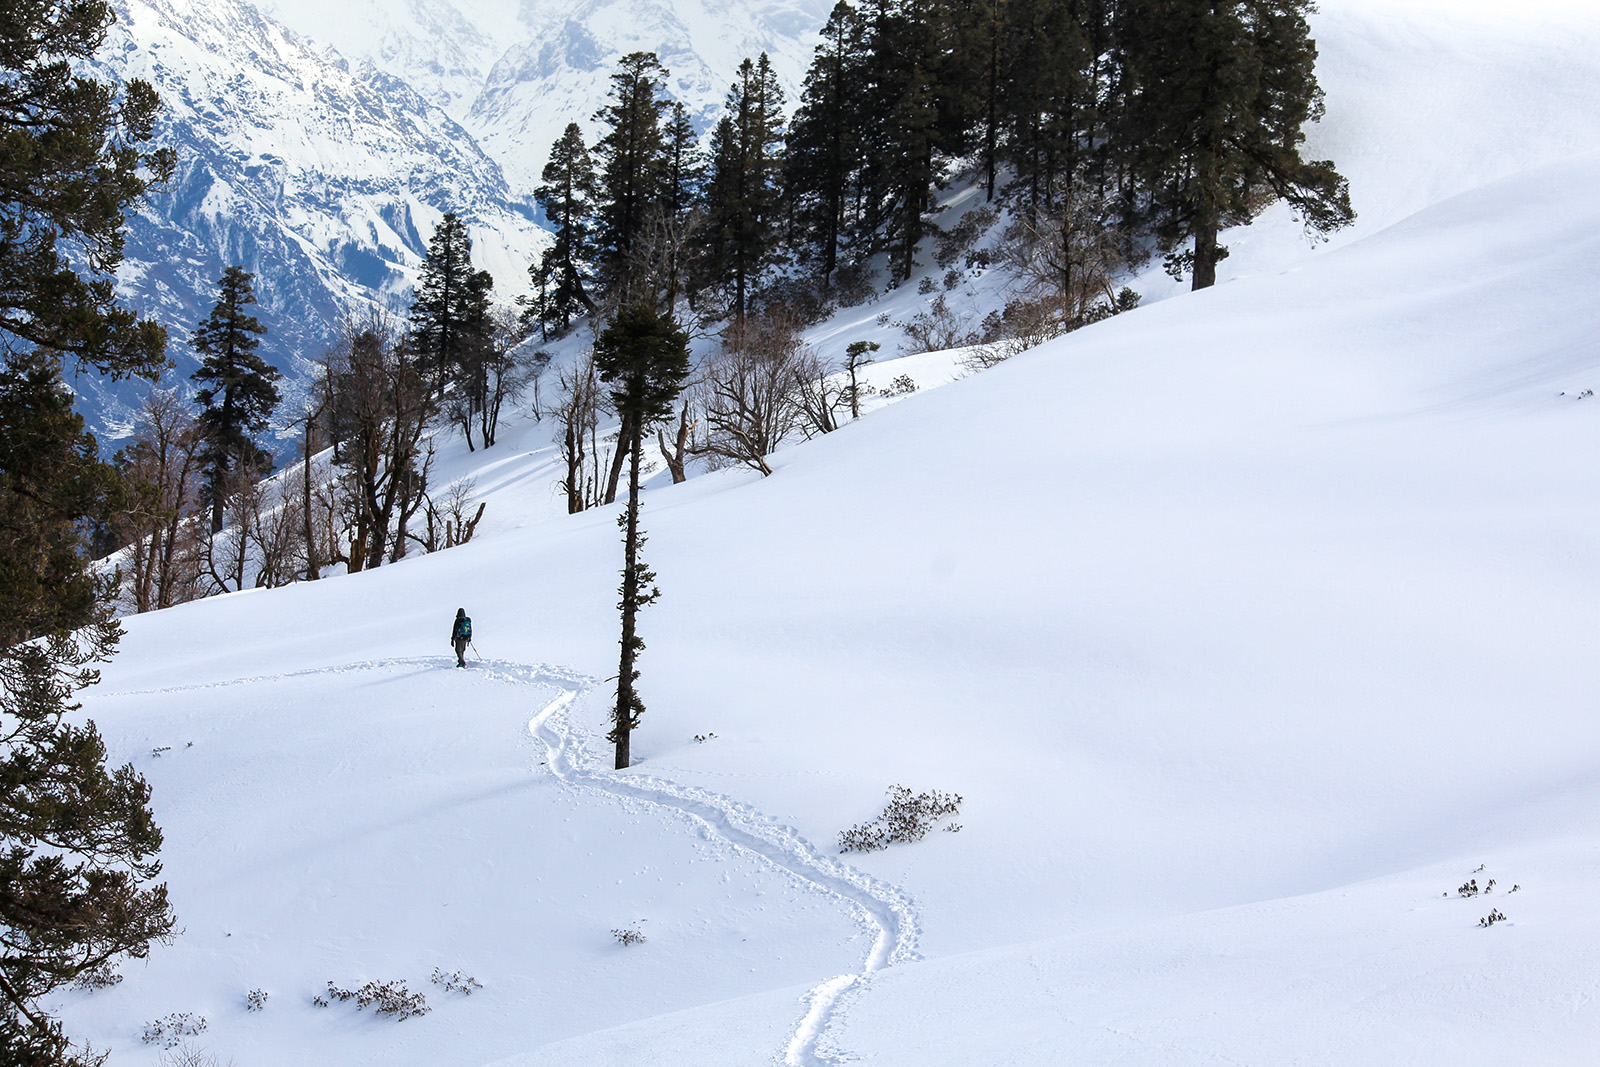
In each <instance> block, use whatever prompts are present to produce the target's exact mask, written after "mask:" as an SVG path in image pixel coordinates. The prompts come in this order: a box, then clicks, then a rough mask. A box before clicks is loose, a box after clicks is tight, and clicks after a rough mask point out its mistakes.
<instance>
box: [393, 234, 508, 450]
mask: <svg viewBox="0 0 1600 1067" xmlns="http://www.w3.org/2000/svg"><path fill="white" fill-rule="evenodd" d="M493 289H494V278H493V277H492V276H491V275H490V274H489V272H488V271H486V270H474V269H473V268H472V238H471V237H469V236H467V226H466V223H464V222H462V221H461V220H460V219H459V218H457V217H456V216H455V215H454V214H451V213H447V214H446V215H445V216H444V218H442V219H440V220H439V224H438V225H437V226H435V227H434V230H433V238H432V239H431V240H430V241H429V242H428V254H427V255H426V256H425V257H423V260H422V274H421V276H420V278H419V280H418V285H417V290H416V294H415V296H414V297H413V298H412V301H411V336H410V343H409V347H410V350H411V353H412V355H413V356H414V357H415V358H416V359H417V360H419V361H420V362H421V365H422V367H423V369H424V372H425V373H426V374H427V375H428V376H429V377H430V378H431V379H432V381H433V382H434V383H435V386H436V388H437V389H440V390H442V389H443V388H444V387H445V385H446V384H449V385H451V386H453V387H454V401H455V403H454V404H453V405H452V412H453V414H454V416H455V419H456V422H457V424H458V425H459V426H460V427H461V430H462V433H463V434H464V435H465V436H466V440H467V448H468V450H471V449H472V448H473V444H472V426H473V420H474V418H475V417H477V416H478V415H479V413H481V412H482V411H483V410H484V407H485V404H486V403H487V392H488V373H487V367H486V363H487V361H488V359H489V358H490V353H491V347H492V341H493V338H492V334H493V328H494V327H493V321H492V319H491V315H490V293H491V292H492V291H493ZM484 443H485V445H486V446H487V445H488V443H489V442H488V441H487V440H486V441H485V442H484Z"/></svg>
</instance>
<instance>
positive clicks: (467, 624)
mask: <svg viewBox="0 0 1600 1067" xmlns="http://www.w3.org/2000/svg"><path fill="white" fill-rule="evenodd" d="M471 626H472V620H471V619H469V618H467V610H466V609H465V608H461V609H459V610H457V611H456V619H455V622H453V623H451V624H450V643H451V644H452V645H453V644H455V643H456V642H457V641H465V640H467V639H468V638H467V633H469V632H470V628H471Z"/></svg>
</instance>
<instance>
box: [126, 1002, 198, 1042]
mask: <svg viewBox="0 0 1600 1067" xmlns="http://www.w3.org/2000/svg"><path fill="white" fill-rule="evenodd" d="M205 1032H206V1017H205V1016H204V1015H191V1014H189V1013H188V1012H186V1011H176V1012H173V1013H172V1014H171V1015H167V1016H164V1017H162V1018H160V1019H157V1020H156V1021H155V1022H153V1023H145V1024H144V1033H143V1034H141V1035H140V1040H142V1041H143V1042H144V1043H145V1044H147V1045H160V1046H161V1047H162V1048H177V1047H178V1046H179V1045H180V1044H182V1043H183V1039H184V1038H186V1037H193V1036H195V1035H196V1034H203V1033H205Z"/></svg>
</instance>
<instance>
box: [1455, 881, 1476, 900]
mask: <svg viewBox="0 0 1600 1067" xmlns="http://www.w3.org/2000/svg"><path fill="white" fill-rule="evenodd" d="M1456 892H1457V893H1459V894H1460V895H1461V896H1464V897H1475V896H1477V895H1478V880H1477V879H1476V878H1474V879H1472V880H1471V881H1470V882H1463V883H1462V884H1461V885H1460V886H1459V887H1457V889H1456Z"/></svg>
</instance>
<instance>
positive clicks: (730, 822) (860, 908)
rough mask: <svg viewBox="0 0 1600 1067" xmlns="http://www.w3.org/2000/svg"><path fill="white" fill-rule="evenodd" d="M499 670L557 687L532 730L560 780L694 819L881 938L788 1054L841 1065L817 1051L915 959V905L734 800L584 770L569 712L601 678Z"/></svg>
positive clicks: (815, 999) (805, 1020) (821, 992)
mask: <svg viewBox="0 0 1600 1067" xmlns="http://www.w3.org/2000/svg"><path fill="white" fill-rule="evenodd" d="M492 669H493V670H494V671H495V673H496V674H499V675H500V676H501V677H505V678H508V679H509V680H514V681H522V682H534V683H543V684H546V685H554V686H556V687H557V688H559V689H561V690H562V692H561V695H560V696H558V697H556V699H554V700H552V701H551V702H550V703H549V704H547V705H546V706H545V707H544V708H543V709H542V710H541V711H540V712H539V713H538V714H537V715H535V716H534V717H533V719H532V720H531V721H530V722H529V723H528V732H529V733H531V734H532V735H533V736H534V737H536V738H538V739H539V740H540V741H541V742H543V744H544V746H545V750H546V756H545V764H546V766H547V767H549V769H550V772H551V773H552V774H553V775H555V777H556V778H557V779H558V780H559V781H562V782H565V783H567V784H569V785H574V786H580V787H586V788H590V789H595V790H598V791H601V792H605V793H609V794H611V795H613V796H617V797H624V798H627V799H630V800H637V801H641V802H643V803H646V804H651V805H654V806H656V807H663V808H670V809H672V810H674V811H677V812H679V813H681V814H684V815H687V816H689V817H690V818H691V819H693V820H694V821H695V822H697V823H699V824H700V825H701V827H702V829H703V830H704V831H705V832H706V833H708V834H710V835H713V836H715V837H718V838H721V839H722V840H723V841H726V842H727V843H729V844H731V845H733V846H735V847H737V848H741V849H744V850H746V851H748V852H751V853H754V854H755V855H756V856H758V857H760V858H762V859H764V860H766V861H767V862H768V863H771V864H773V865H774V866H776V867H779V868H781V869H783V870H785V871H787V872H789V873H790V874H792V875H793V876H795V877H796V878H798V879H800V880H801V881H803V882H806V883H808V884H810V885H812V886H814V887H816V888H818V889H820V890H822V891H823V892H824V893H827V894H828V895H830V896H833V897H836V898H838V899H840V900H842V901H844V902H845V903H847V904H849V905H850V906H851V907H852V908H854V909H855V911H856V912H857V914H858V915H860V916H861V917H862V918H863V919H864V920H865V922H866V924H867V925H868V926H870V927H872V928H873V929H874V930H875V936H874V938H873V944H872V949H871V950H870V951H869V952H868V954H867V958H866V960H865V961H863V963H862V968H861V970H860V971H858V972H853V973H850V974H842V975H838V976H836V977H834V978H830V979H828V980H827V981H825V982H822V983H821V984H819V985H817V986H815V987H813V988H812V990H811V992H810V993H809V995H808V996H807V1006H806V1011H805V1014H804V1015H803V1017H802V1018H801V1019H800V1021H799V1023H798V1024H797V1025H796V1027H795V1032H794V1036H793V1037H792V1038H791V1039H790V1041H789V1044H788V1046H787V1047H786V1048H785V1049H784V1050H783V1054H782V1057H783V1058H782V1062H783V1063H784V1064H786V1065H788V1067H825V1065H828V1064H835V1063H838V1062H840V1060H839V1058H838V1057H836V1056H831V1055H827V1054H825V1053H824V1052H823V1051H822V1050H821V1048H820V1046H821V1044H822V1041H823V1038H824V1037H825V1036H826V1035H827V1031H828V1027H829V1024H830V1023H831V1022H832V1021H833V1020H834V1019H835V1018H837V1017H838V1016H839V1014H840V1009H841V1006H842V1002H843V1000H844V998H845V996H846V994H849V993H851V992H852V991H856V990H859V989H861V988H862V987H863V986H864V984H865V983H866V982H867V981H868V980H869V979H870V978H871V976H872V975H873V974H875V973H877V972H878V971H881V970H883V969H884V968H886V967H891V966H894V965H895V964H899V963H906V962H910V961H912V960H915V959H917V958H918V956H917V952H916V938H917V933H918V926H917V918H916V912H915V909H914V907H913V904H912V901H911V898H910V897H909V896H907V895H906V894H905V893H904V892H903V891H901V890H900V889H899V888H897V887H895V886H892V885H890V884H888V883H886V882H882V881H880V880H878V879H876V878H873V877H871V876H870V875H868V874H865V873H864V872H862V871H859V870H857V869H856V868H854V867H851V866H850V865H849V864H846V863H842V862H840V861H839V860H837V859H835V858H834V857H832V856H829V855H827V854H825V853H823V852H820V851H819V850H818V849H817V847H816V846H815V845H813V844H812V843H811V842H810V841H808V840H806V839H805V838H804V837H803V836H802V835H801V834H800V832H799V831H798V830H796V829H794V828H793V827H791V826H786V825H784V824H782V823H780V822H778V821H777V820H776V819H774V818H772V817H771V816H769V815H766V814H764V813H762V812H761V811H759V810H757V809H756V808H753V807H751V806H750V805H748V804H743V803H740V802H739V801H737V800H734V799H733V798H731V797H728V796H724V795H723V794H720V793H715V792H712V791H711V790H708V789H702V788H700V787H698V786H688V785H683V784H681V783H678V782H673V781H671V780H669V779H665V778H658V777H656V776H654V775H650V774H631V773H630V774H623V773H617V772H611V771H597V770H590V769H586V768H587V767H588V766H591V765H592V764H591V762H590V760H589V759H588V758H587V752H586V746H584V745H583V743H582V740H581V738H580V736H579V734H578V732H577V730H576V729H575V728H574V727H573V725H572V723H571V720H570V719H569V718H568V716H567V714H566V712H567V709H568V708H570V707H571V706H572V705H573V704H574V703H576V702H577V701H578V699H579V698H581V697H583V696H585V695H587V694H588V693H589V692H590V691H591V690H592V689H594V688H595V685H596V683H595V681H594V679H591V678H585V677H582V676H578V675H574V674H571V673H568V672H565V671H553V670H549V669H546V668H532V667H526V666H523V665H520V664H504V663H503V662H499V661H496V662H495V663H494V664H493V668H492Z"/></svg>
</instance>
